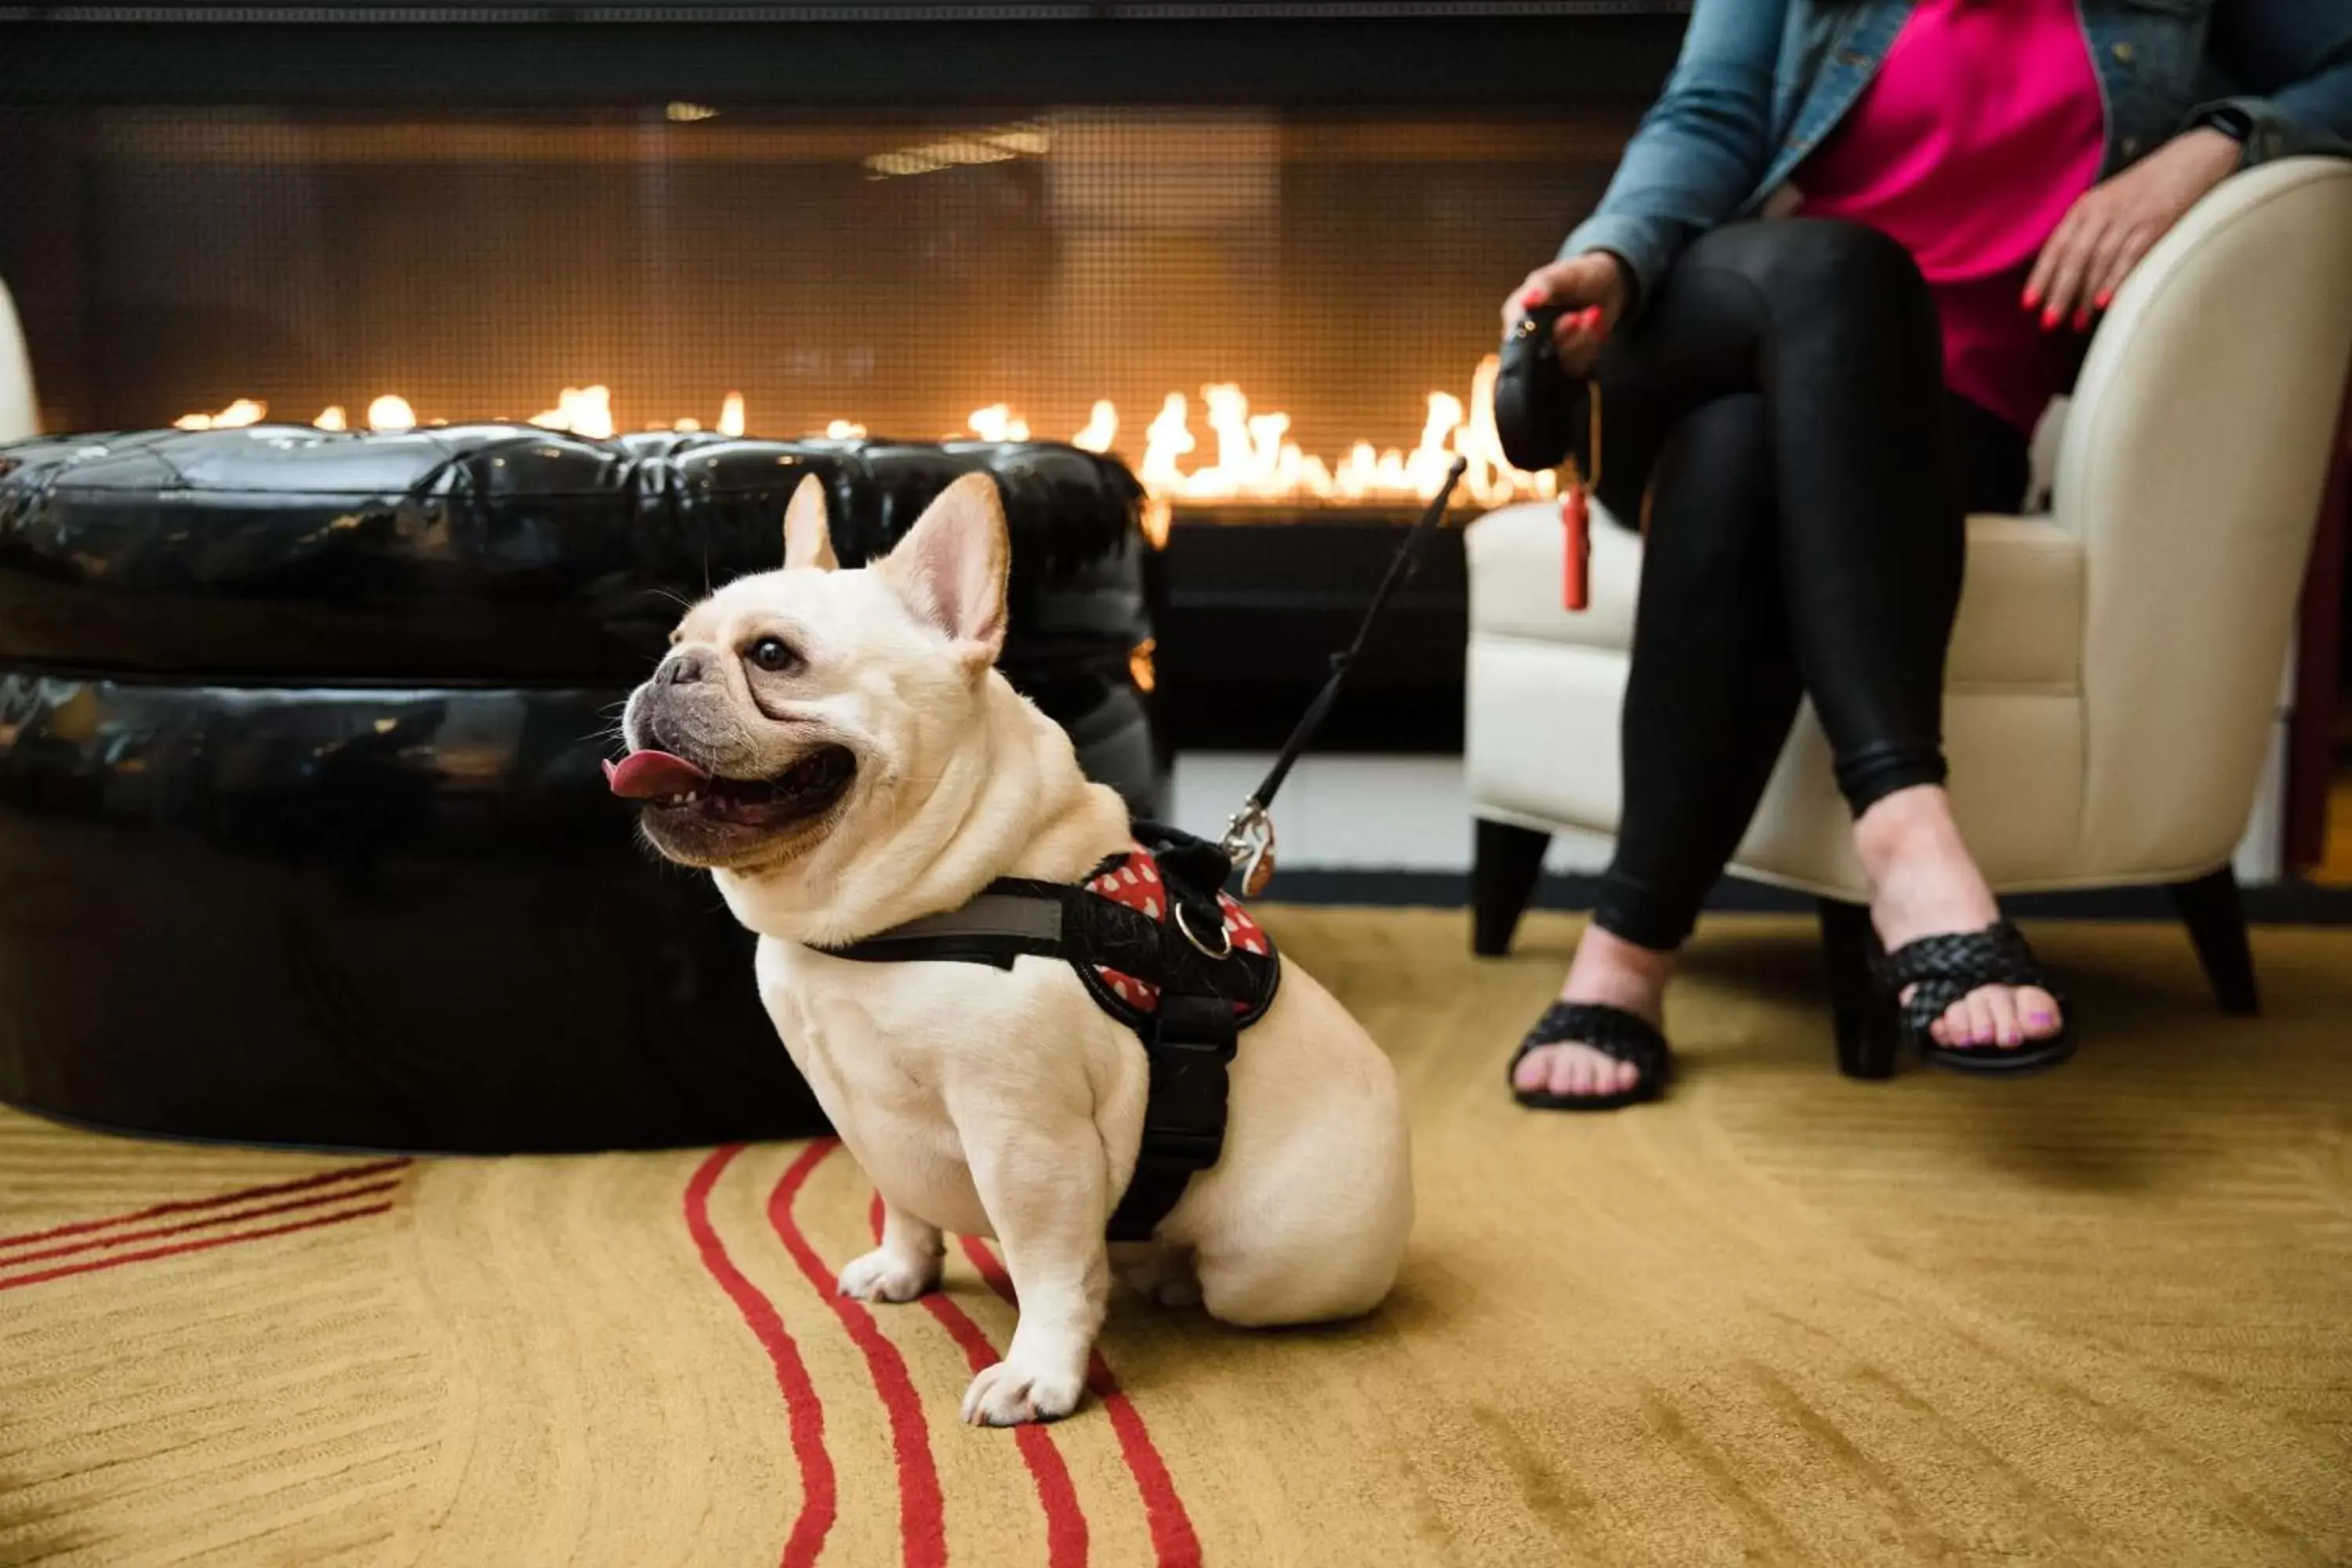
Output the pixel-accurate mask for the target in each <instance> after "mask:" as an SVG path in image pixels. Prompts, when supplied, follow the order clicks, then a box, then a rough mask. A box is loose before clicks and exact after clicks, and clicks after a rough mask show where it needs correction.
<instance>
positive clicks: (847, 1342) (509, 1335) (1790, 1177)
mask: <svg viewBox="0 0 2352 1568" xmlns="http://www.w3.org/2000/svg"><path fill="white" fill-rule="evenodd" d="M1270 923H1273V924H1274V925H1275V927H1276V931H1277V932H1278V934H1279V935H1280V936H1281V938H1282V939H1283V941H1284V942H1285V943H1286V946H1287V948H1288V950H1289V951H1290V952H1292V953H1294V954H1295V955H1296V956H1297V957H1298V958H1299V959H1301V960H1303V961H1305V962H1306V963H1309V964H1311V965H1312V966H1313V967H1314V968H1315V969H1316V970H1317V972H1318V973H1320V974H1321V975H1322V977H1323V978H1324V979H1325V980H1326V981H1327V982H1328V983H1330V984H1332V985H1333V987H1334V989H1335V990H1337V991H1338V992H1339V994H1340V995H1341V996H1342V997H1344V998H1346V999H1347V1000H1348V1001H1349V1002H1350V1003H1351V1004H1352V1005H1354V1006H1356V1007H1357V1009H1358V1010H1359V1011H1360V1013H1361V1015H1362V1016H1363V1017H1364V1019H1365V1021H1366V1022H1367V1023H1368V1024H1369V1025H1370V1027H1371V1029H1372V1032H1373V1033H1374V1035H1376V1036H1377V1037H1379V1038H1380V1039H1381V1040H1382V1041H1383V1042H1384V1043H1385V1044H1386V1045H1387V1046H1388V1047H1389V1048H1390V1049H1391V1051H1393V1052H1394V1054H1395V1056H1396V1058H1397V1060H1398V1061H1399V1063H1400V1064H1401V1066H1402V1068H1403V1071H1404V1073H1405V1075H1406V1077H1407V1079H1408V1081H1409V1083H1410V1085H1411V1090H1412V1100H1413V1102H1414V1104H1415V1105H1416V1107H1417V1108H1418V1131H1419V1140H1420V1142H1419V1146H1418V1162H1419V1184H1420V1192H1421V1204H1422V1221H1421V1226H1420V1230H1419V1232H1418V1235H1417V1237H1416V1240H1415V1243H1414V1246H1413V1249H1412V1255H1411V1258H1410V1259H1409V1260H1408V1263H1407V1266H1406V1270H1405V1275H1404V1279H1403V1281H1402V1285H1401V1287H1400V1289H1398V1292H1397V1294H1396V1297H1395V1299H1394V1300H1393V1301H1392V1302H1391V1304H1390V1305H1389V1306H1388V1307H1387V1308H1386V1309H1385V1310H1383V1311H1382V1312H1381V1314H1380V1315H1379V1316H1378V1317H1377V1318H1375V1319H1374V1320H1373V1321H1370V1322H1367V1323H1364V1324H1361V1325H1359V1326H1355V1327H1352V1328H1349V1329H1345V1330H1340V1331H1318V1332H1302V1333H1290V1334H1276V1335H1245V1334H1241V1333H1235V1332H1231V1331H1223V1330H1219V1329H1217V1328H1215V1327H1214V1326H1213V1325H1210V1324H1208V1323H1206V1322H1204V1321H1202V1320H1200V1319H1198V1318H1197V1317H1191V1316H1183V1315H1170V1314H1162V1313H1160V1312H1158V1311H1156V1310H1149V1309H1145V1308H1142V1307H1141V1306H1139V1305H1137V1304H1134V1303H1131V1302H1123V1303H1122V1304H1121V1305H1120V1306H1119V1307H1118V1310H1117V1311H1116V1312H1115V1315H1114V1319H1113V1322H1112V1326H1111V1329H1110V1331H1109V1333H1108V1336H1107V1338H1106V1340H1105V1342H1104V1347H1103V1348H1104V1353H1105V1357H1106V1360H1107V1363H1108V1373H1109V1375H1110V1376H1111V1377H1115V1379H1116V1383H1115V1385H1114V1384H1112V1383H1110V1382H1109V1381H1108V1378H1107V1379H1106V1380H1105V1381H1104V1386H1105V1387H1106V1388H1108V1387H1113V1386H1115V1387H1116V1389H1117V1390H1118V1397H1117V1398H1114V1399H1111V1400H1109V1401H1108V1402H1107V1401H1104V1400H1101V1399H1097V1400H1096V1401H1093V1402H1091V1403H1089V1405H1087V1407H1086V1408H1085V1409H1084V1410H1083V1411H1082V1412H1081V1413H1080V1414H1079V1415H1077V1416H1076V1418H1074V1419H1072V1420H1071V1421H1069V1422H1066V1423H1065V1424H1063V1425H1061V1426H1057V1427H1055V1428H1054V1429H1053V1430H1052V1431H1051V1433H1050V1434H1046V1435H1035V1436H1029V1437H1027V1438H1022V1437H1016V1436H1014V1435H1013V1434H1010V1433H1003V1432H973V1431H970V1430H967V1429H965V1428H962V1427H961V1426H957V1425H956V1424H955V1421H954V1412H955V1406H956V1401H957V1397H958V1395H959V1394H961V1390H962V1387H963V1384H964V1382H965V1379H966V1377H967V1375H968V1368H969V1365H970V1363H971V1356H973V1355H974V1354H978V1355H980V1356H982V1357H985V1356H988V1355H990V1354H992V1352H991V1351H990V1350H989V1347H990V1346H992V1345H993V1346H1002V1344H1003V1341H1004V1336H1005V1333H1006V1331H1007V1328H1008V1326H1009V1323H1010V1321H1011V1318H1010V1312H1009V1310H1008V1309H1007V1308H1006V1307H1005V1305H1004V1304H1003V1302H1002V1301H1001V1300H998V1298H997V1297H996V1296H995V1295H994V1294H993V1293H992V1291H991V1290H990V1289H989V1288H988V1286H987V1284H986V1283H985V1282H984V1281H983V1280H982V1279H981V1277H980V1276H979V1275H978V1274H977V1273H976V1272H975V1269H974V1266H973V1264H972V1262H971V1259H970V1258H967V1257H965V1256H963V1255H961V1254H959V1255H957V1256H955V1257H954V1258H953V1259H952V1264H953V1268H952V1272H951V1275H950V1284H951V1289H950V1294H949V1296H948V1297H947V1298H946V1299H945V1300H944V1301H942V1302H941V1303H940V1304H939V1305H938V1306H937V1307H936V1308H934V1309H927V1308H925V1307H922V1306H913V1307H904V1308H897V1309H888V1310H883V1311H881V1312H878V1313H877V1314H876V1315H875V1316H874V1317H873V1318H872V1319H868V1318H867V1317H866V1315H865V1314H864V1313H863V1312H862V1311H861V1310H856V1309H854V1308H852V1309H849V1310H846V1311H842V1312H837V1311H836V1310H835V1307H834V1306H833V1305H832V1304H831V1302H830V1299H829V1297H828V1296H827V1295H826V1294H824V1293H822V1292H820V1291H819V1290H818V1289H815V1288H814V1287H813V1285H812V1283H811V1280H810V1278H809V1272H810V1271H812V1270H813V1271H814V1272H816V1273H817V1274H818V1275H820V1276H822V1275H823V1274H824V1272H825V1271H827V1270H829V1269H830V1268H832V1267H834V1266H835V1265H836V1264H838V1263H839V1262H840V1261H841V1260H843V1259H844V1258H847V1257H849V1256H851V1255H852V1253H853V1251H855V1250H856V1249H858V1248H859V1247H861V1246H862V1245H863V1242H864V1237H866V1225H867V1200H868V1193H867V1188H866V1184H865V1183H864V1182H863V1181H862V1179H861V1178H860V1177H859V1175H858V1173H857V1172H856V1170H855V1169H854V1167H853V1166H852V1165H851V1163H850V1162H849V1160H848V1158H847V1156H846V1155H845V1154H843V1153H841V1152H838V1151H834V1150H829V1149H828V1148H826V1147H825V1146H824V1145H817V1146H814V1147H813V1148H785V1147H778V1148H754V1149H751V1150H747V1151H742V1152H720V1153H719V1154H716V1155H711V1154H707V1153H705V1152H682V1153H675V1154H653V1155H628V1156H607V1157H599V1158H589V1159H575V1160H554V1159H530V1160H507V1161H484V1160H432V1161H420V1162H415V1163H393V1164H386V1163H382V1162H363V1161H359V1160H351V1159H338V1158H333V1157H328V1156H320V1155H315V1154H299V1153H284V1154H265V1153H257V1152H236V1151H222V1150H205V1149H191V1148H184V1147H173V1146H157V1145H147V1144H142V1143H136V1142H125V1141H119V1140H110V1139H105V1138H100V1137H94V1136H89V1135H85V1134H82V1133H78V1132H71V1131H62V1130H59V1129H57V1128H54V1127H51V1126H48V1125H47V1124H45V1123H42V1122H40V1121H35V1120H33V1119H30V1118H27V1117H23V1116H17V1115H14V1114H5V1113H0V1237H8V1238H10V1239H8V1240H6V1241H5V1242H0V1562H6V1563H20V1562H32V1561H52V1560H55V1561H63V1562H79V1563H110V1564H111V1563H303V1564H310V1563H333V1562H354V1563H457V1564H477V1563H479V1564H498V1565H501V1568H503V1565H508V1564H525V1563H558V1564H582V1565H589V1564H607V1563H609V1564H626V1565H629V1568H638V1565H643V1564H654V1563H694V1564H721V1565H731V1564H739V1563H740V1564H766V1563H778V1562H793V1563H806V1562H812V1561H821V1562H823V1563H828V1564H845V1565H855V1564H866V1563H874V1564H891V1563H938V1562H941V1561H946V1560H952V1561H954V1562H957V1563H976V1564H987V1565H991V1568H993V1565H996V1564H1008V1565H1009V1564H1022V1563H1054V1564H1056V1565H1062V1564H1075V1563H1080V1562H1089V1561H1090V1562H1092V1563H1098V1564H1129V1563H1137V1564H1149V1563H1182V1562H1189V1561H1194V1560H1203V1561H1206V1562H1208V1563H1229V1564H1244V1565H1250V1568H1256V1565H1260V1564H1281V1563H1330V1564H1359V1563H1465V1564H1474V1563H1475V1564H1478V1565H1479V1568H1490V1565H1496V1564H1504V1565H1517V1564H1549V1563H1610V1564H1621V1563H1622V1564H1632V1563H1660V1564H1677V1565H1679V1564H1692V1563H1797V1562H1818V1563H1899V1562H1936V1563H1978V1562H1986V1563H1990V1562H2000V1563H2057V1564H2068V1565H2081V1564H2091V1563H2162V1564H2206V1563H2344V1562H2347V1561H2352V931H2347V932H2273V933H2268V934H2265V935H2263V937H2262V938H2260V942H2259V945H2260V957H2261V961H2262V963H2263V978H2264V982H2265V984H2266V986H2267V989H2268V994H2269V999H2270V1004H2271V1013H2270V1016H2269V1017H2268V1018H2267V1019H2265V1020H2263V1021H2262V1022H2259V1023H2237V1022H2227V1021H2224V1020H2222V1019H2221V1018H2219V1017H2218V1016H2215V1015H2214V1013H2213V1012H2212V1011H2211V1008H2210V1004H2209V1003H2208V1002H2207V1000H2206V998H2205V996H2204V995H2203V993H2202V990H2201V986H2200V981H2199V979H2198V977H2197V974H2196V972H2195V968H2194V965H2193V963H2192V962H2191V961H2190V959H2189V952H2188V949H2187V945H2186V942H2184V941H2183V940H2182V939H2181V937H2180V936H2179V934H2178V933H2177V932H2175V931H2169V930H2159V929H2152V928H2151V929H2139V928H2095V927H2076V928H2058V929H2048V930H2044V931H2041V932H2040V933H2038V934H2039V935H2040V936H2041V938H2042V942H2043V946H2044V950H2045V952H2047V953H2048V955H2049V956H2051V957H2052V958H2053V959H2054V960H2055V961H2056V962H2057V963H2058V964H2059V965H2060V966H2061V967H2062V968H2063V971H2064V972H2065V973H2067V975H2068V977H2069V978H2070V979H2071V980H2072V981H2073V982H2074V984H2075V986H2076V989H2077V991H2078V994H2079V997H2080V1003H2081V1012H2082V1015H2083V1016H2084V1020H2085V1023H2086V1026H2087V1028H2088V1029H2089V1031H2090V1034H2091V1043H2090V1045H2089V1046H2088V1047H2086V1052H2085V1055H2084V1058H2082V1059H2081V1060H2080V1061H2078V1062H2077V1063H2076V1064H2075V1065H2074V1066H2073V1067H2072V1068H2068V1069H2067V1070H2066V1071H2064V1072H2063V1073H2062V1074H2059V1075H2057V1076H2055V1077H2053V1078H2049V1079H2042V1080H2039V1081H2035V1082H2032V1083H2026V1084H2013V1085H1988V1084H1978V1083H1972V1082H1968V1081H1962V1080H1958V1079H1952V1078H1948V1077H1944V1076H1940V1075H1934V1076H1931V1075H1928V1074H1927V1073H1924V1072H1919V1071H1912V1072H1910V1073H1907V1074H1906V1076H1905V1077H1904V1078H1902V1079H1899V1080H1898V1081H1896V1082H1895V1083H1893V1084H1888V1085H1860V1084H1850V1083H1846V1082H1843V1081H1841V1080H1840V1079H1837V1078H1836V1077H1835V1076H1834V1074H1833V1071H1832V1067H1831V1063H1830V1059H1829V1049H1828V1045H1827V1039H1826V1029H1827V1025H1826V1019H1825V1016H1824V1014H1823V1010H1822V1000H1821V992H1820V986H1819V984H1818V981H1817V978H1816V975H1817V970H1816V963H1817V961H1816V958H1815V955H1814V951H1813V949H1812V946H1811V938H1810V932H1809V929H1808V928H1807V927H1806V926H1805V925H1803V924H1801V923H1800V922H1795V921H1762V920H1758V921H1734V920H1725V921H1714V922H1711V923H1710V925H1709V926H1708V928H1707V929H1706V932H1705V933H1704V935H1703V937H1702V940H1701V942H1700V944H1699V946H1698V949H1697V951H1696V953H1695V955H1694V958H1693V962H1692V964H1691V971H1690V979H1689V983H1688V984H1686V985H1685V988H1684V989H1683V990H1682V991H1681V992H1680V993H1678V995H1677V999H1676V1006H1675V1014H1674V1017H1673V1020H1672V1022H1673V1024H1674V1026H1675V1033H1676V1035H1677V1037H1678V1039H1679V1043H1680V1044H1681V1046H1682V1047H1683V1049H1684V1051H1685V1058H1686V1060H1687V1062H1688V1064H1689V1065H1688V1072H1687V1076H1686V1078H1685V1080H1684V1083H1683V1086H1682V1088H1681V1090H1680V1092H1679V1093H1678V1094H1677V1095H1676V1096H1675V1099H1674V1100H1673V1101H1672V1102H1671V1103H1669V1104H1667V1105H1665V1106H1663V1107H1654V1108H1648V1109H1644V1110H1637V1111H1634V1112H1633V1113H1630V1114H1625V1115H1620V1116H1616V1117H1607V1118H1590V1119H1581V1118H1567V1117H1560V1116H1548V1117H1547V1116H1534V1115H1528V1114H1523V1113H1520V1112H1518V1111H1516V1110H1513V1109H1512V1108H1511V1107H1510V1106H1509V1105H1508V1103H1507V1100H1506V1099H1505V1096H1504V1092H1503V1088H1502V1083H1501V1079H1500V1068H1501V1064H1502V1061H1503V1058H1504V1056H1505V1054H1506V1052H1507V1049H1508V1047H1509V1045H1510V1043H1511V1040H1512V1038H1513V1037H1515V1036H1516V1034H1517V1030H1518V1028H1519V1027H1520V1026H1521V1025H1522V1024H1523V1023H1524V1021H1525V1019H1526V1018H1527V1017H1528V1016H1532V1014H1533V1013H1534V1012H1535V1011H1536V1010H1537V1009H1538V1006H1539V1005H1540V1003H1541V1001H1542V999H1543V997H1544V995H1545V994H1546V993H1547V991H1548V990H1549V987H1550V985H1551V984H1552V983H1553V980H1554V977H1555V976H1556V974H1557V973H1558V971H1559V963H1560V961H1561V959H1562V957H1563V955H1564V954H1565V952H1566V951H1567V948H1568V944H1569V942H1570V938H1571V936H1572V935H1573V931H1574V925H1573V922H1571V921H1566V920H1559V919H1552V920H1541V921H1536V922H1533V924H1532V925H1531V929H1530V930H1529V931H1528V935H1527V937H1526V939H1525V940H1524V941H1523V943H1522V945H1523V949H1524V950H1525V952H1526V956H1524V957H1521V958H1518V959H1515V960H1512V961H1510V962H1508V963H1497V964H1480V963H1475V962H1474V961H1472V960H1471V959H1470V958H1468V957H1467V956H1466V955H1465V952H1464V951H1463V950H1464V933H1463V920H1462V917H1460V916H1459V915H1455V914H1444V915H1437V914H1417V913H1405V914H1399V913H1393V912H1373V911H1355V910H1341V911H1328V910H1277V911H1276V914H1275V916H1274V918H1273V920H1272V921H1271V922H1270ZM321 1176H323V1177H325V1179H324V1180H323V1181H318V1182H316V1183H314V1184H310V1185H296V1184H300V1183H304V1182H306V1181H310V1180H311V1179H312V1178H316V1177H321ZM261 1189H270V1190H261ZM239 1193H244V1194H248V1195H246V1196H243V1197H240V1198H237V1199H236V1201H234V1202H227V1203H223V1202H219V1201H216V1200H219V1199H222V1198H225V1197H227V1196H229V1195H230V1194H239ZM156 1205H177V1206H173V1207H169V1208H166V1209H164V1210H163V1212H160V1213H149V1214H146V1215H144V1216H143V1217H127V1216H132V1215H138V1213H139V1211H144V1210H151V1209H153V1208H154V1207H155V1206H156ZM706 1216H707V1217H706ZM294 1226H301V1227H303V1228H299V1229H297V1228H292V1227H294ZM60 1227H79V1228H70V1229H61V1228H60ZM698 1230H699V1231H700V1232H701V1240H700V1243H699V1244H698V1239H697V1233H698ZM43 1232H54V1233H55V1234H51V1235H47V1236H46V1237H39V1238H37V1239H28V1238H30V1237H36V1236H37V1233H43ZM207 1243H210V1244H212V1245H205V1244H207ZM796 1248H797V1253H796V1250H795V1249H796ZM981 1256H982V1257H983V1258H985V1257H986V1256H987V1255H986V1254H985V1253H982V1255H981ZM803 1263H805V1265H806V1266H807V1267H806V1268H803ZM86 1265H102V1267H87V1268H86V1267H84V1266H86ZM68 1269H79V1272H65V1270H68Z"/></svg>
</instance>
